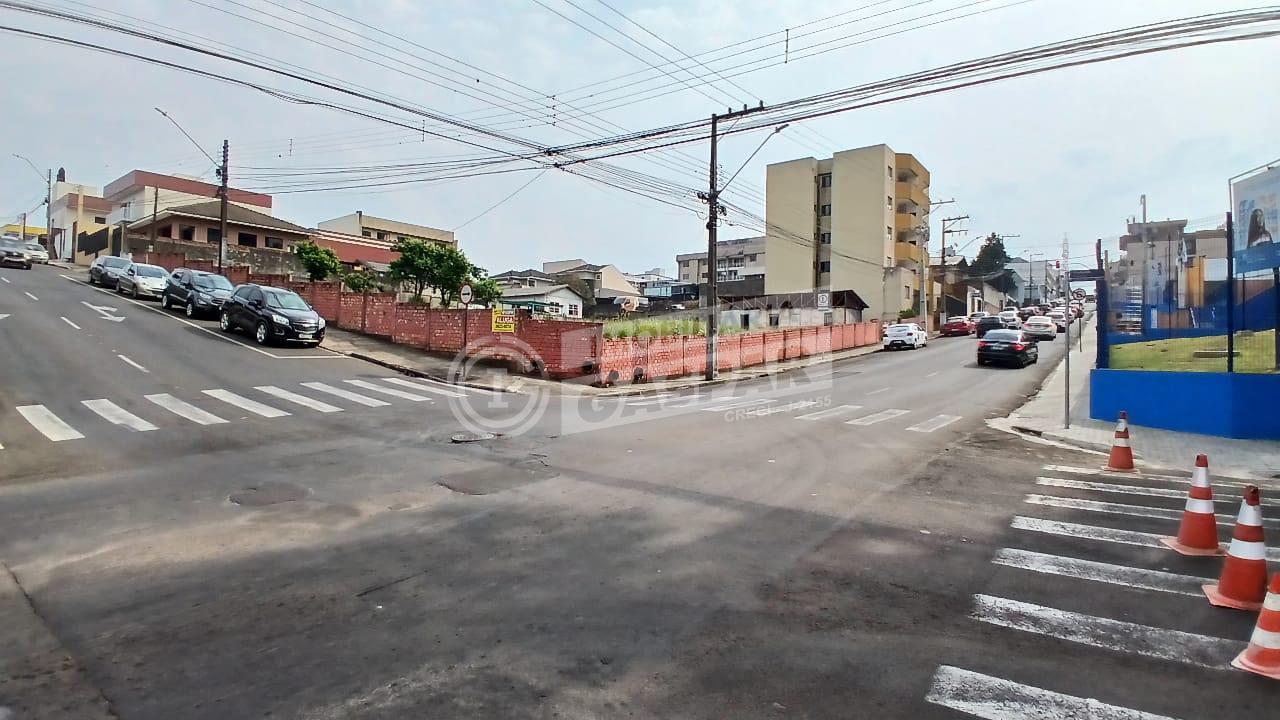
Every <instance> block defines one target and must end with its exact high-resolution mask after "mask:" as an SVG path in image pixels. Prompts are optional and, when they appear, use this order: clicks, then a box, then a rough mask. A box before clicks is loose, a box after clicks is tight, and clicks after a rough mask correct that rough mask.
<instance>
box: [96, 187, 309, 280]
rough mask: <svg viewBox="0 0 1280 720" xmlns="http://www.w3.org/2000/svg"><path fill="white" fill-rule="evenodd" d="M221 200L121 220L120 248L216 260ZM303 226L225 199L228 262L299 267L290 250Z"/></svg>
mask: <svg viewBox="0 0 1280 720" xmlns="http://www.w3.org/2000/svg"><path fill="white" fill-rule="evenodd" d="M220 208H221V203H220V202H219V201H217V200H209V201H205V202H201V203H195V204H192V205H183V206H179V207H169V208H165V209H163V210H161V211H160V212H159V213H157V214H156V215H155V218H154V219H152V217H150V216H148V217H145V218H142V219H140V220H134V221H132V222H126V227H127V230H128V239H127V241H126V242H125V246H124V247H121V248H119V250H120V251H121V253H122V254H124V253H129V252H139V251H144V250H154V251H156V252H177V253H183V254H185V255H186V256H187V258H188V259H203V260H216V259H217V258H218V250H219V246H220V244H221V243H220V242H219V241H220V240H221V218H220V215H219V212H220ZM309 236H310V231H308V230H307V229H306V228H304V227H300V226H298V225H294V224H293V223H290V222H287V221H285V220H281V219H279V218H275V217H272V216H270V215H267V214H265V213H261V212H258V211H256V210H251V209H249V208H247V207H244V206H242V205H234V204H228V205H227V246H228V262H229V263H230V264H233V265H249V266H251V267H253V269H254V270H255V271H257V272H264V273H288V272H295V271H298V270H300V269H301V266H300V264H298V262H297V258H296V257H295V256H294V254H293V253H292V252H290V250H291V249H292V248H293V246H294V245H296V244H297V243H300V242H303V241H305V240H307V239H308V238H309Z"/></svg>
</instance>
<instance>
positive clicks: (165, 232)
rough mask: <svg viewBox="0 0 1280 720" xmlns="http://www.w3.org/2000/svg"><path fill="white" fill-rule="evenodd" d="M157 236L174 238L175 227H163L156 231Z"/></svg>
mask: <svg viewBox="0 0 1280 720" xmlns="http://www.w3.org/2000/svg"><path fill="white" fill-rule="evenodd" d="M156 235H159V236H160V237H167V238H171V237H173V226H172V225H161V226H160V227H159V228H158V229H157V230H156Z"/></svg>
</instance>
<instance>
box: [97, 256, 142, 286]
mask: <svg viewBox="0 0 1280 720" xmlns="http://www.w3.org/2000/svg"><path fill="white" fill-rule="evenodd" d="M132 264H133V261H131V260H129V258H122V257H116V256H115V255H104V256H102V257H96V258H94V259H93V264H92V265H90V266H89V284H90V285H93V284H95V283H96V284H98V285H101V286H103V287H109V288H113V287H116V286H117V285H118V284H119V283H120V275H121V274H123V273H124V271H125V268H127V267H129V266H130V265H132Z"/></svg>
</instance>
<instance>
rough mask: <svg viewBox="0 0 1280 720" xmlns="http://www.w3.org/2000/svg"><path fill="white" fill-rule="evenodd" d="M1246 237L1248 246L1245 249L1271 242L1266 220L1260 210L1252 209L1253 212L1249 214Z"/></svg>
mask: <svg viewBox="0 0 1280 720" xmlns="http://www.w3.org/2000/svg"><path fill="white" fill-rule="evenodd" d="M1248 237H1249V244H1248V245H1246V247H1253V246H1254V245H1261V244H1262V243H1269V242H1271V233H1270V232H1268V231H1267V219H1266V217H1264V216H1263V214H1262V208H1254V209H1253V212H1252V213H1250V214H1249V235H1248Z"/></svg>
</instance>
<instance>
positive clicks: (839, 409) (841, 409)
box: [796, 405, 862, 420]
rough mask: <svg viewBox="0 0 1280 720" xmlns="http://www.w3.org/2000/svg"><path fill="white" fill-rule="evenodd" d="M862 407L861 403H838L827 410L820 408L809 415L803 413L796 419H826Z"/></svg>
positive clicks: (855, 410) (846, 413)
mask: <svg viewBox="0 0 1280 720" xmlns="http://www.w3.org/2000/svg"><path fill="white" fill-rule="evenodd" d="M861 409H862V406H861V405H837V406H835V407H831V408H827V409H826V410H819V411H817V412H811V413H809V414H807V415H801V416H799V417H797V418H796V419H797V420H826V419H827V418H833V417H839V416H841V415H848V414H849V413H852V412H857V411H858V410H861Z"/></svg>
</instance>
